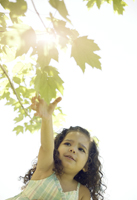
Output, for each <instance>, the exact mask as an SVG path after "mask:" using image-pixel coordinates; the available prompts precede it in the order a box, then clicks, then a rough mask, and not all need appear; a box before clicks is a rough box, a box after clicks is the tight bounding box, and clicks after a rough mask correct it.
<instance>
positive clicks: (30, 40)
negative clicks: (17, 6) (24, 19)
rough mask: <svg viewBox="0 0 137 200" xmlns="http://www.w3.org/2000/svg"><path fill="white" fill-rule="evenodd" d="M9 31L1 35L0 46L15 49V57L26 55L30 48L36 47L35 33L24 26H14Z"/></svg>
mask: <svg viewBox="0 0 137 200" xmlns="http://www.w3.org/2000/svg"><path fill="white" fill-rule="evenodd" d="M9 28H10V30H9V31H6V32H4V33H3V37H2V39H1V44H3V45H8V46H9V47H16V48H17V51H16V56H21V55H22V54H24V53H27V52H28V50H29V49H30V47H32V48H34V47H35V45H36V34H35V31H34V30H33V29H32V28H31V27H30V26H28V25H25V24H14V25H13V26H11V27H9Z"/></svg>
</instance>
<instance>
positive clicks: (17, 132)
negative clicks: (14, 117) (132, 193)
mask: <svg viewBox="0 0 137 200" xmlns="http://www.w3.org/2000/svg"><path fill="white" fill-rule="evenodd" d="M23 129H24V128H23V126H16V127H15V128H14V129H13V131H15V132H16V135H18V134H19V133H20V132H21V133H23Z"/></svg>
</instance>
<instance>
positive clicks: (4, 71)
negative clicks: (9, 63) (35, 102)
mask: <svg viewBox="0 0 137 200" xmlns="http://www.w3.org/2000/svg"><path fill="white" fill-rule="evenodd" d="M0 67H1V69H2V71H3V73H4V74H5V75H6V77H7V78H8V80H9V83H10V85H11V88H12V90H13V92H14V94H15V95H16V97H17V99H18V101H19V103H20V105H21V107H22V108H23V110H24V111H25V113H26V115H27V116H28V117H29V118H30V119H32V118H31V116H30V115H29V114H28V113H27V111H26V109H25V108H24V106H23V104H22V103H21V100H20V98H19V96H18V94H17V92H16V90H15V88H14V85H13V83H12V81H11V80H10V77H9V75H8V73H7V72H6V70H5V69H4V67H3V66H2V65H1V64H0Z"/></svg>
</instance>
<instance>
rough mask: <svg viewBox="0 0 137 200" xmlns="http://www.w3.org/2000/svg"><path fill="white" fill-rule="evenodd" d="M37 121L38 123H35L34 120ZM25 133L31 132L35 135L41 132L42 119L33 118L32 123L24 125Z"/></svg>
mask: <svg viewBox="0 0 137 200" xmlns="http://www.w3.org/2000/svg"><path fill="white" fill-rule="evenodd" d="M34 119H36V120H37V122H34V121H33V120H34ZM24 126H25V131H27V130H28V131H30V132H31V133H34V132H35V131H39V130H40V128H41V118H35V117H34V118H33V119H32V120H31V121H30V123H24Z"/></svg>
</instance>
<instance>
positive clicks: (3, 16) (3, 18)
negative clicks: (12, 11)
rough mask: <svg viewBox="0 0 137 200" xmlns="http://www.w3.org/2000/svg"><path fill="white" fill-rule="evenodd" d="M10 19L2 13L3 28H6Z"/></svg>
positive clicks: (0, 18)
mask: <svg viewBox="0 0 137 200" xmlns="http://www.w3.org/2000/svg"><path fill="white" fill-rule="evenodd" d="M8 19H9V18H8V17H7V16H6V15H5V14H4V13H2V12H0V25H1V26H2V27H6V25H7V23H6V20H8Z"/></svg>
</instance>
